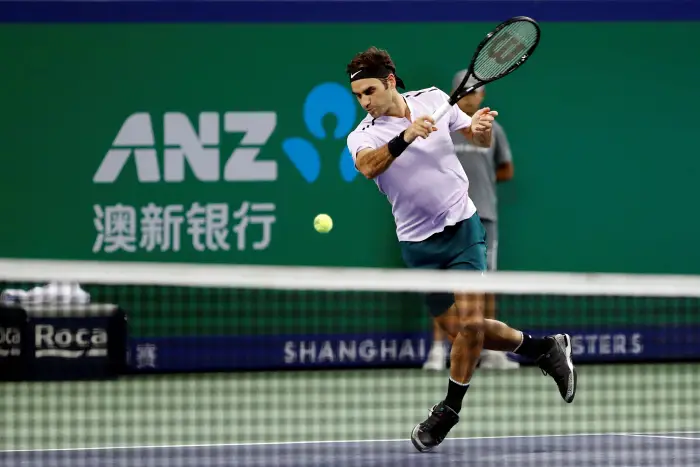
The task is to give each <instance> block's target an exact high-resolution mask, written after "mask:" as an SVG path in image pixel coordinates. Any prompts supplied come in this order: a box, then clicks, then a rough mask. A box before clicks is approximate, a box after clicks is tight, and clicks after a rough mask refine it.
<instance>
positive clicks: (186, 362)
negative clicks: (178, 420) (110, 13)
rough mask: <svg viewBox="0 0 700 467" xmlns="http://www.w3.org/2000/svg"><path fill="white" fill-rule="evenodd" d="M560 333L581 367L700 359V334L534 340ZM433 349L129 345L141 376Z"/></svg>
mask: <svg viewBox="0 0 700 467" xmlns="http://www.w3.org/2000/svg"><path fill="white" fill-rule="evenodd" d="M526 332H528V331H526ZM554 332H566V333H568V334H570V335H571V338H572V344H573V357H574V361H575V362H577V363H597V362H601V363H602V362H617V361H666V360H697V359H699V358H700V326H660V327H644V328H641V327H640V328H620V329H565V330H561V329H560V330H556V331H551V332H550V331H543V330H536V331H531V332H530V333H531V334H532V335H534V336H544V335H547V334H551V333H554ZM430 344H431V335H430V333H429V332H425V333H395V334H389V333H387V334H381V333H380V334H369V333H368V334H334V335H313V336H310V335H287V336H255V337H240V336H238V337H234V336H219V337H210V336H204V337H174V338H138V339H131V341H130V345H129V354H130V355H129V366H130V369H131V370H132V371H136V372H149V371H180V372H187V371H233V370H281V369H314V368H324V369H332V368H348V367H353V368H354V367H367V368H373V367H374V368H377V367H395V368H400V367H419V366H420V365H422V363H423V362H424V361H425V359H426V358H427V354H428V351H429V350H430Z"/></svg>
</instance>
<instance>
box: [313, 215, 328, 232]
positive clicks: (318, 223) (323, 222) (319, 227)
mask: <svg viewBox="0 0 700 467" xmlns="http://www.w3.org/2000/svg"><path fill="white" fill-rule="evenodd" d="M332 228H333V219H331V216H329V215H328V214H319V215H318V216H316V218H315V219H314V229H316V231H317V232H320V233H328V232H330V231H331V229H332Z"/></svg>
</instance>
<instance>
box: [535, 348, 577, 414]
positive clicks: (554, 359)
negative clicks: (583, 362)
mask: <svg viewBox="0 0 700 467" xmlns="http://www.w3.org/2000/svg"><path fill="white" fill-rule="evenodd" d="M547 339H549V340H551V341H552V346H551V347H550V348H549V350H548V351H547V353H545V354H542V355H541V356H540V357H539V358H538V359H537V360H535V363H537V365H538V366H539V367H540V369H541V370H542V373H543V374H545V375H549V376H551V377H552V379H554V381H555V382H556V383H557V387H558V388H559V394H561V397H562V398H563V399H564V400H565V401H566V402H567V403H571V402H572V401H573V400H574V396H576V384H577V383H578V374H577V373H576V367H574V362H573V361H572V360H571V337H570V336H569V335H568V334H556V335H554V336H547Z"/></svg>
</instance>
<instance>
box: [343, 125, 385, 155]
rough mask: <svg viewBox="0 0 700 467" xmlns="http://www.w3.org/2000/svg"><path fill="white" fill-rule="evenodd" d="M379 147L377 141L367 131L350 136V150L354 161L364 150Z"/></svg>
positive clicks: (354, 132)
mask: <svg viewBox="0 0 700 467" xmlns="http://www.w3.org/2000/svg"><path fill="white" fill-rule="evenodd" d="M379 146H380V145H379V144H378V142H377V139H376V138H375V137H374V136H372V135H370V134H369V133H367V132H366V131H353V132H352V133H350V134H349V135H348V150H349V151H350V155H351V156H352V160H353V161H356V159H357V153H358V152H360V151H361V150H362V149H377V148H378V147H379Z"/></svg>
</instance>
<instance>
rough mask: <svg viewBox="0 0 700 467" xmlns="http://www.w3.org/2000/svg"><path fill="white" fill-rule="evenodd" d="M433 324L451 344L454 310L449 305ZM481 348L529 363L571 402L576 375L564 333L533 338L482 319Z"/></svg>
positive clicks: (456, 331)
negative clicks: (523, 359)
mask: <svg viewBox="0 0 700 467" xmlns="http://www.w3.org/2000/svg"><path fill="white" fill-rule="evenodd" d="M436 321H437V322H438V324H440V326H441V327H442V328H443V329H444V330H445V333H446V334H447V336H448V340H449V341H451V342H454V341H455V340H456V338H457V336H458V335H459V332H460V322H459V317H458V310H457V307H456V306H455V305H453V306H451V307H450V309H448V310H447V312H446V313H444V314H443V315H441V316H440V317H439V318H438V319H437V320H436ZM453 345H454V344H453ZM484 349H489V350H501V351H506V352H513V353H516V354H518V355H520V356H523V357H525V358H527V359H528V360H532V361H533V362H535V363H536V364H537V365H538V366H539V367H540V368H541V369H542V370H543V371H544V372H545V373H546V374H547V375H549V376H551V377H552V379H554V381H555V382H556V384H557V388H558V389H559V394H560V395H561V397H562V398H563V399H564V400H565V401H566V402H569V403H570V402H572V401H573V400H574V397H575V396H576V387H577V384H578V374H577V372H576V368H575V366H574V363H573V359H572V356H571V353H572V347H571V338H570V336H569V335H568V334H556V335H551V336H546V337H533V336H531V335H529V334H527V333H524V332H522V331H520V330H518V329H514V328H512V327H510V326H508V325H507V324H506V323H503V322H501V321H498V320H495V319H484Z"/></svg>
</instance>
